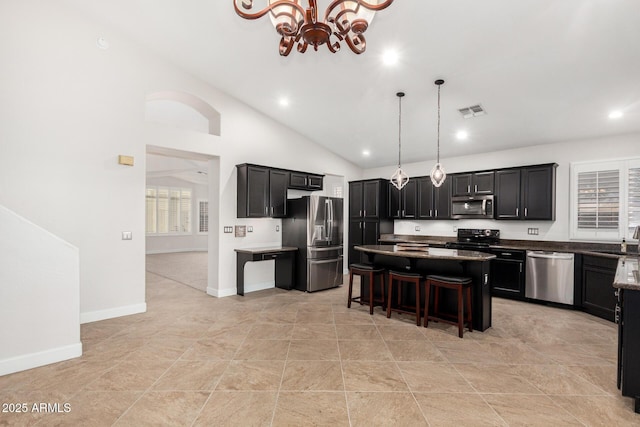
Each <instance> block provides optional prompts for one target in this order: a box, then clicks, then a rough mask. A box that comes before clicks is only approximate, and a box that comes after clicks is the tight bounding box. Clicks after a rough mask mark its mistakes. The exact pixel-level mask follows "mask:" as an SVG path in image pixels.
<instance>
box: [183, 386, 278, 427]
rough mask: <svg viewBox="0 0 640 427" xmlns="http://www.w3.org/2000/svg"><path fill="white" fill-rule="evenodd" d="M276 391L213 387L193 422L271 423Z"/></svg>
mask: <svg viewBox="0 0 640 427" xmlns="http://www.w3.org/2000/svg"><path fill="white" fill-rule="evenodd" d="M276 396H277V393H276V392H275V391H267V392H264V391H260V392H255V391H232V392H230V391H215V392H213V393H212V394H211V397H210V398H209V400H208V401H207V403H206V405H205V406H204V408H203V409H202V412H200V415H199V416H198V418H197V419H196V421H195V423H194V424H193V425H194V427H210V426H220V427H222V426H237V427H245V426H264V427H267V426H270V425H271V420H272V419H273V412H274V410H275V405H276Z"/></svg>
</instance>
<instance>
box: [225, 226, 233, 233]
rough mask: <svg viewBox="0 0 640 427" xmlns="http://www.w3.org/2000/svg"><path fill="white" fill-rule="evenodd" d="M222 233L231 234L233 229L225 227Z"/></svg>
mask: <svg viewBox="0 0 640 427" xmlns="http://www.w3.org/2000/svg"><path fill="white" fill-rule="evenodd" d="M224 232H225V233H233V227H230V226H225V227H224Z"/></svg>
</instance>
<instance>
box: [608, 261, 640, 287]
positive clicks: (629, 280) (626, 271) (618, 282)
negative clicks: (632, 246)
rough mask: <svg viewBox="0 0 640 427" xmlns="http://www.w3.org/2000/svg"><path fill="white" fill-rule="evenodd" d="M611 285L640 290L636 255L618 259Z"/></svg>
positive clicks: (639, 275) (639, 274)
mask: <svg viewBox="0 0 640 427" xmlns="http://www.w3.org/2000/svg"><path fill="white" fill-rule="evenodd" d="M613 287H614V288H617V289H630V290H632V291H640V273H639V272H638V257H636V256H633V257H630V256H626V257H621V258H620V259H619V260H618V268H617V269H616V277H615V279H614V280H613Z"/></svg>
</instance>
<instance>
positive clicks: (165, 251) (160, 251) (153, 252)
mask: <svg viewBox="0 0 640 427" xmlns="http://www.w3.org/2000/svg"><path fill="white" fill-rule="evenodd" d="M176 252H209V250H208V249H207V248H204V249H203V248H186V249H184V248H183V249H155V250H151V251H146V252H145V254H146V255H157V254H174V253H176Z"/></svg>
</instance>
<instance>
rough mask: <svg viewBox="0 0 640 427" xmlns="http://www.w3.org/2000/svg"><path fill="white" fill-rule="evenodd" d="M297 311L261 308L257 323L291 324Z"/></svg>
mask: <svg viewBox="0 0 640 427" xmlns="http://www.w3.org/2000/svg"><path fill="white" fill-rule="evenodd" d="M297 313H298V312H297V311H279V310H262V312H260V315H259V316H258V322H259V323H285V324H288V325H293V323H294V322H295V321H296V314H297Z"/></svg>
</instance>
